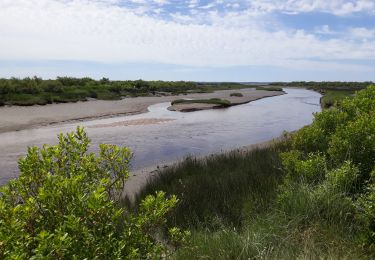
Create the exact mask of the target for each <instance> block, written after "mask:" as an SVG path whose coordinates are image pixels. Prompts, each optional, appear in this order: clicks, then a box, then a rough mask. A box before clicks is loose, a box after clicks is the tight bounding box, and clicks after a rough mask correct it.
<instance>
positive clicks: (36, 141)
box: [0, 88, 320, 184]
mask: <svg viewBox="0 0 375 260" xmlns="http://www.w3.org/2000/svg"><path fill="white" fill-rule="evenodd" d="M284 90H285V91H286V92H287V94H286V95H282V96H277V97H270V98H265V99H261V100H258V101H254V102H251V103H248V104H244V105H239V106H234V107H230V108H226V109H216V110H204V111H197V112H191V113H181V112H174V111H169V110H167V108H168V106H170V103H160V104H156V105H152V106H150V107H149V112H148V113H145V114H140V115H133V116H124V117H115V118H109V119H98V120H92V121H87V122H75V123H68V124H59V125H53V126H47V127H40V128H36V129H29V130H22V131H17V132H9V133H2V134H0V166H1V167H0V184H4V183H5V182H6V181H7V180H9V179H10V178H14V177H16V176H17V175H18V170H17V163H16V161H17V159H18V158H19V157H20V156H23V155H25V152H26V149H27V146H31V145H37V146H41V145H43V144H45V143H48V144H53V143H56V140H57V138H56V136H57V134H58V133H60V132H68V131H72V130H74V129H75V128H76V127H77V125H82V126H84V127H86V130H87V132H88V134H89V137H90V138H91V140H92V147H93V149H94V151H95V147H98V145H99V144H100V143H110V144H116V145H120V146H129V147H130V148H131V149H132V151H133V152H134V158H133V159H132V168H133V169H140V168H144V167H149V166H153V165H162V164H163V163H168V162H171V161H175V160H177V159H181V158H183V157H184V156H187V155H191V154H194V155H205V154H210V153H216V152H220V151H223V150H229V149H234V148H238V147H241V146H245V145H250V144H255V143H259V142H263V141H267V140H270V139H272V138H275V137H278V136H280V135H281V134H282V133H283V131H294V130H297V129H299V128H301V127H303V126H304V125H308V124H310V123H311V121H312V118H313V113H314V112H318V111H320V105H319V100H320V94H318V93H316V92H313V91H309V90H304V89H288V88H287V89H284ZM159 121H160V122H159ZM142 122H145V123H146V124H145V125H139V123H142ZM148 123H149V124H148Z"/></svg>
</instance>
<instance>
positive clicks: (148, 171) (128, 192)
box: [123, 135, 287, 203]
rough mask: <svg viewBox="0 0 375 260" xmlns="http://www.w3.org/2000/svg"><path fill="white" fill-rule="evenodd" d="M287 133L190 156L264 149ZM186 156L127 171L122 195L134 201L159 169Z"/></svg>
mask: <svg viewBox="0 0 375 260" xmlns="http://www.w3.org/2000/svg"><path fill="white" fill-rule="evenodd" d="M286 136H287V135H281V136H279V137H277V138H273V139H271V140H268V141H265V142H260V143H256V144H250V145H245V146H242V147H239V148H237V149H233V150H228V151H221V152H218V153H212V154H209V155H203V156H193V157H192V158H194V159H197V160H204V159H205V158H209V157H211V156H219V155H224V156H225V155H227V154H230V153H233V152H235V153H238V154H246V153H248V152H250V151H254V150H256V149H264V148H267V147H271V146H273V145H275V144H277V143H280V142H282V141H283V140H285V138H286ZM184 160H186V158H182V159H180V160H176V161H168V162H166V161H165V162H161V163H159V164H158V165H154V166H151V167H146V168H142V169H138V170H135V171H130V173H129V179H128V180H127V181H126V183H125V187H124V194H123V195H124V197H125V198H126V200H128V201H129V202H130V203H134V202H135V201H136V198H137V197H138V193H139V192H141V191H142V189H143V188H144V187H145V186H146V185H147V184H148V183H151V182H152V181H153V179H154V178H158V176H159V174H160V173H161V171H164V170H167V169H171V168H173V167H176V166H177V165H179V164H181V163H182V162H183V161H184Z"/></svg>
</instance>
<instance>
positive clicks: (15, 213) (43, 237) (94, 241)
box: [0, 128, 184, 259]
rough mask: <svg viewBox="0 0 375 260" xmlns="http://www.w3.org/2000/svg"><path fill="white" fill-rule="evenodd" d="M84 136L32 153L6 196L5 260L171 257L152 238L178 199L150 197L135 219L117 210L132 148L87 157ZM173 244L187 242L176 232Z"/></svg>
mask: <svg viewBox="0 0 375 260" xmlns="http://www.w3.org/2000/svg"><path fill="white" fill-rule="evenodd" d="M89 143H90V141H89V139H88V137H87V135H86V133H85V132H84V131H83V129H82V128H78V129H77V131H76V132H75V133H70V134H67V135H66V136H63V135H60V136H59V143H58V144H57V145H55V146H44V147H43V148H42V149H38V148H36V147H32V148H29V150H28V154H27V156H26V157H25V158H23V159H21V160H20V161H19V169H20V176H19V178H18V179H16V180H12V181H10V182H9V183H8V184H7V185H6V186H4V187H3V188H2V189H1V197H0V258H1V259H29V258H37V259H39V258H43V259H44V258H46V259H124V258H132V259H134V258H141V257H142V258H153V257H157V258H158V257H161V256H162V255H166V254H167V253H168V252H167V249H166V247H165V246H164V245H162V244H161V243H158V242H157V241H156V239H155V238H154V237H155V235H156V233H157V232H158V228H159V227H160V226H161V225H162V224H163V223H164V221H165V220H164V218H165V215H166V213H167V212H168V211H169V210H170V209H171V208H173V207H174V206H175V204H176V202H177V199H176V197H174V196H172V197H171V198H170V199H166V198H165V195H164V193H161V192H159V193H157V194H156V196H147V197H146V198H145V199H144V200H143V201H142V202H141V203H140V206H139V212H138V213H137V214H129V213H127V212H126V211H125V209H122V208H120V207H119V206H118V201H119V199H120V197H121V193H122V189H123V186H124V182H125V181H126V179H127V177H128V164H129V160H130V158H131V155H132V154H131V152H130V151H129V149H128V148H119V147H116V146H112V145H101V146H100V155H99V156H96V155H95V154H94V153H88V152H87V149H88V145H89ZM171 232H172V236H173V238H178V239H180V240H181V239H183V238H184V237H183V234H181V233H180V232H179V230H178V229H176V228H174V229H171Z"/></svg>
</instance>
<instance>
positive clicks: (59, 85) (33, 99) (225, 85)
mask: <svg viewBox="0 0 375 260" xmlns="http://www.w3.org/2000/svg"><path fill="white" fill-rule="evenodd" d="M371 83H372V82H288V83H285V82H275V83H270V84H269V85H262V86H256V85H247V84H245V83H244V84H241V83H231V82H211V83H210V82H190V81H144V80H134V81H131V80H126V81H111V80H109V79H108V78H102V79H101V80H94V79H91V78H88V77H86V78H72V77H57V78H56V79H54V80H51V79H48V80H44V79H42V78H40V77H33V78H29V77H27V78H23V79H19V78H10V79H4V78H3V79H0V106H2V105H19V106H31V105H46V104H51V103H68V102H77V101H86V100H89V99H100V100H118V99H121V98H123V97H139V96H161V95H178V94H188V93H210V92H213V91H215V90H228V89H232V90H236V89H242V88H250V87H254V88H256V89H257V90H268V91H282V87H303V88H308V89H313V90H316V91H319V92H320V93H322V94H323V96H324V97H323V98H322V106H323V107H330V106H332V105H334V104H335V103H338V102H340V100H342V97H343V96H345V95H351V94H353V93H354V92H355V91H357V90H360V89H363V88H366V87H367V86H369V85H371ZM343 94H344V95H343Z"/></svg>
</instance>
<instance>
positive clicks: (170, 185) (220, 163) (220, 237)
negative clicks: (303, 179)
mask: <svg viewBox="0 0 375 260" xmlns="http://www.w3.org/2000/svg"><path fill="white" fill-rule="evenodd" d="M287 149H289V142H288V141H283V142H280V143H279V144H274V145H272V146H269V147H265V148H258V149H254V150H250V151H247V152H242V151H233V152H230V153H226V154H220V155H213V156H209V157H206V158H201V159H197V158H194V157H189V158H187V159H186V160H184V161H183V162H181V163H179V164H177V165H175V166H173V167H171V168H167V169H164V170H161V171H160V172H159V174H158V175H157V176H156V177H155V178H154V179H152V180H151V181H150V182H149V183H148V185H146V187H144V188H143V190H142V191H141V193H140V194H138V197H137V200H141V199H142V198H143V197H144V196H146V195H147V194H152V193H154V192H155V191H158V190H163V191H165V192H166V193H167V194H175V195H177V197H178V198H179V200H180V202H179V204H178V206H177V208H175V210H174V211H173V212H172V213H171V215H170V216H169V218H168V224H169V225H171V226H175V225H177V226H179V227H182V228H184V229H188V230H190V231H191V233H192V235H191V238H190V243H189V245H188V246H187V247H184V248H181V249H179V250H178V251H177V252H176V254H175V255H174V257H175V258H176V259H258V258H261V259H296V258H300V259H316V258H324V259H339V258H340V259H341V258H342V259H371V258H372V256H375V255H374V252H367V251H365V250H363V249H361V247H360V246H359V242H358V240H357V239H358V234H359V233H360V231H361V230H360V224H359V222H360V220H358V219H356V216H355V214H353V212H354V210H353V204H352V203H350V201H348V200H347V199H346V198H345V197H344V196H341V195H342V194H340V192H337V193H335V192H332V191H331V190H329V189H325V187H324V186H322V188H321V189H314V188H313V187H310V186H308V185H300V186H298V185H294V186H293V185H292V184H288V183H284V180H285V178H284V171H283V169H282V165H281V159H280V157H279V154H280V152H281V151H285V150H287ZM136 204H137V203H136Z"/></svg>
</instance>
